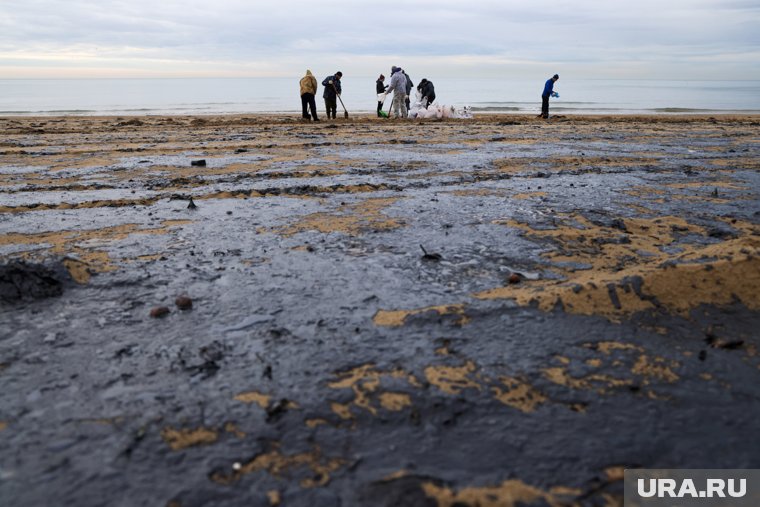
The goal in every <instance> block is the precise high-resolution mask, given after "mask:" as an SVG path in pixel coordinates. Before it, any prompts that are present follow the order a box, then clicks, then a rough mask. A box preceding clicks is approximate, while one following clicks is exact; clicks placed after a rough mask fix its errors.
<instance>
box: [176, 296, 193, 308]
mask: <svg viewBox="0 0 760 507" xmlns="http://www.w3.org/2000/svg"><path fill="white" fill-rule="evenodd" d="M174 304H175V305H177V308H179V309H180V310H190V309H192V307H193V300H192V299H190V298H189V297H187V296H179V297H178V298H177V299H175V300H174Z"/></svg>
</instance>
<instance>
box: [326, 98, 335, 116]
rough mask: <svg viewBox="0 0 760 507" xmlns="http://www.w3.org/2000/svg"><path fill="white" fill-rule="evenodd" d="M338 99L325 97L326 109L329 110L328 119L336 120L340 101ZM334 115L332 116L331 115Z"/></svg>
mask: <svg viewBox="0 0 760 507" xmlns="http://www.w3.org/2000/svg"><path fill="white" fill-rule="evenodd" d="M337 98H338V97H337V96H336V97H325V109H326V110H327V118H332V119H335V113H336V112H337V111H338V100H337ZM331 113H332V116H330V114H331Z"/></svg>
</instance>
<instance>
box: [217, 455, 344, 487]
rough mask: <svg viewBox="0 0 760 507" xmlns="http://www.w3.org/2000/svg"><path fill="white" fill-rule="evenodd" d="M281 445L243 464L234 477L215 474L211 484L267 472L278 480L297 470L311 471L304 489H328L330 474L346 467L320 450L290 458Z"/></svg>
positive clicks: (232, 475) (233, 472)
mask: <svg viewBox="0 0 760 507" xmlns="http://www.w3.org/2000/svg"><path fill="white" fill-rule="evenodd" d="M279 447H280V446H279V445H278V444H273V445H272V450H270V451H269V452H265V453H261V454H258V455H257V456H255V457H254V458H253V459H251V460H250V461H248V462H247V463H241V464H240V465H239V466H237V467H235V468H234V469H233V470H232V472H231V473H229V474H225V473H223V472H219V471H217V472H214V473H212V474H211V477H210V478H211V480H212V481H214V482H216V483H218V484H224V485H230V484H234V483H236V482H237V481H239V480H240V478H241V477H242V476H244V475H246V474H250V473H254V472H258V471H265V472H267V473H269V474H270V475H272V476H274V477H281V476H283V475H289V474H292V473H293V471H294V470H298V469H305V470H308V472H309V473H308V475H309V476H310V477H309V478H306V479H303V480H301V486H302V487H304V488H314V487H319V486H324V485H326V484H327V483H328V482H330V474H331V473H332V472H334V471H336V470H338V469H339V468H340V467H341V466H343V464H344V463H345V461H344V460H342V459H340V458H327V459H326V458H324V457H323V456H322V453H321V451H320V449H319V447H316V446H315V447H314V448H313V449H312V450H311V451H308V452H302V453H298V454H291V455H286V454H283V453H282V452H280V448H279Z"/></svg>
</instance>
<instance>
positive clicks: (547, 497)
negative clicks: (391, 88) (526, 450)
mask: <svg viewBox="0 0 760 507" xmlns="http://www.w3.org/2000/svg"><path fill="white" fill-rule="evenodd" d="M422 489H423V490H424V492H425V494H426V495H427V496H428V497H430V498H432V499H434V500H435V501H436V502H437V504H438V507H455V506H460V505H467V506H472V507H475V506H477V507H517V506H518V505H533V504H535V503H536V502H539V501H544V502H545V503H546V504H547V505H549V506H550V507H565V506H567V505H568V504H569V501H571V500H572V499H573V497H575V496H577V495H579V494H580V493H581V491H580V490H576V489H570V488H561V489H560V488H557V489H550V490H549V491H543V490H541V489H539V488H536V487H534V486H530V485H528V484H526V483H524V482H523V481H520V480H516V479H513V480H508V481H505V482H503V483H502V484H500V485H499V486H493V487H479V488H478V487H470V488H463V489H461V490H459V491H458V492H455V491H453V490H452V489H449V488H447V487H443V486H436V485H435V484H433V483H430V482H426V483H424V484H423V485H422Z"/></svg>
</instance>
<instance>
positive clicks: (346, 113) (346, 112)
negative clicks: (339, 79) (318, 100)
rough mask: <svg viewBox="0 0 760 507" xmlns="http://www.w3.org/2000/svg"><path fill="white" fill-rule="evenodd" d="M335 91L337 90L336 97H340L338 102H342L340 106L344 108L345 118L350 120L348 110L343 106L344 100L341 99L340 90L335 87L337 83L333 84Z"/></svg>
mask: <svg viewBox="0 0 760 507" xmlns="http://www.w3.org/2000/svg"><path fill="white" fill-rule="evenodd" d="M332 87H333V90H335V96H336V97H338V100H339V101H340V105H341V106H343V117H344V118H346V119H347V118H348V111H347V110H346V106H345V104H343V99H342V98H340V94H339V93H338V89H337V88H336V87H335V83H332Z"/></svg>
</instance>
